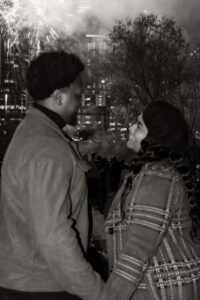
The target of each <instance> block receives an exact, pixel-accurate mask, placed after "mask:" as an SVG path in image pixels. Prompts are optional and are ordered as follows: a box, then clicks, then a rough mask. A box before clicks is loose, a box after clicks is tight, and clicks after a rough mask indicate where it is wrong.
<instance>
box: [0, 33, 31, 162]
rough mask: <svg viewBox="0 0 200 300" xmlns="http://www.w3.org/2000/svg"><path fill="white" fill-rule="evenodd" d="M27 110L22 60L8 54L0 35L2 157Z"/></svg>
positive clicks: (0, 156)
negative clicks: (21, 74)
mask: <svg viewBox="0 0 200 300" xmlns="http://www.w3.org/2000/svg"><path fill="white" fill-rule="evenodd" d="M25 111H26V91H25V90H24V89H22V86H21V78H20V61H19V60H18V61H17V60H16V59H15V56H14V54H11V55H9V56H8V55H7V54H6V53H5V51H4V41H3V39H2V37H0V142H1V150H0V159H2V156H3V153H4V152H5V150H6V148H7V145H8V143H9V142H10V139H11V137H12V135H13V133H14V131H15V129H16V127H17V125H18V124H19V122H20V121H21V120H22V119H23V117H24V114H25Z"/></svg>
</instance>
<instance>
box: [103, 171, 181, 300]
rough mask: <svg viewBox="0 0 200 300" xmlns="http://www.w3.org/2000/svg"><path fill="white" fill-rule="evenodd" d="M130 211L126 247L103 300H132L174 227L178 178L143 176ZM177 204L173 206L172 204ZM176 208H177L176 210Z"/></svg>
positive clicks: (134, 191)
mask: <svg viewBox="0 0 200 300" xmlns="http://www.w3.org/2000/svg"><path fill="white" fill-rule="evenodd" d="M131 193H132V197H131V201H130V203H128V207H127V210H126V215H127V218H126V220H125V222H126V224H127V227H126V229H125V231H124V236H123V237H124V238H123V246H122V251H121V252H120V254H119V256H118V258H117V259H116V262H115V264H114V268H113V271H112V273H111V275H110V277H109V279H108V281H107V283H106V287H105V290H104V293H103V294H102V298H101V299H106V300H107V299H109V300H114V299H115V300H128V299H131V297H132V296H133V294H134V292H135V291H136V288H137V286H138V284H139V283H140V281H141V279H142V278H143V276H144V273H145V271H146V269H147V267H148V264H149V260H150V258H152V256H153V255H154V254H155V253H156V250H157V249H158V247H159V245H160V244H161V242H162V241H163V238H164V236H165V234H166V232H167V230H168V227H169V226H170V223H171V220H172V217H173V213H174V212H173V210H174V207H175V206H176V205H175V202H177V200H178V198H180V196H179V197H178V194H179V191H178V185H177V183H176V182H175V179H169V178H166V177H164V176H163V177H161V176H158V175H157V174H155V173H150V174H141V176H139V178H138V183H137V186H136V188H135V189H134V190H133V191H131ZM172 201H173V203H172ZM172 207H173V208H172Z"/></svg>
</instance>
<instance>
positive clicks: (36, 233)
mask: <svg viewBox="0 0 200 300" xmlns="http://www.w3.org/2000/svg"><path fill="white" fill-rule="evenodd" d="M85 171H87V167H86V165H85V164H84V162H83V161H82V160H81V157H80V155H79V153H78V152H77V149H76V148H75V147H74V146H73V143H72V142H71V141H70V140H69V139H68V138H66V137H65V136H64V134H63V133H62V131H61V130H60V128H59V127H58V126H57V125H56V123H54V122H53V121H52V120H51V119H50V118H48V116H46V115H45V114H44V113H42V112H41V111H39V110H38V109H36V108H33V107H31V108H30V109H29V110H28V112H27V114H26V117H25V118H24V120H23V121H22V122H21V124H20V125H19V126H18V128H17V130H16V132H15V134H14V137H13V139H12V141H11V143H10V145H9V147H8V149H7V153H6V155H5V158H4V162H3V165H2V174H1V200H0V214H1V216H0V245H1V246H0V286H1V287H4V288H9V289H14V290H20V291H27V292H29V291H30V292H38V291H39V292H42V291H47V292H51V291H52V292H55V291H67V292H69V293H72V294H76V295H78V296H80V297H81V298H82V299H87V300H89V299H91V300H94V299H97V298H98V297H99V295H100V293H101V289H102V281H101V279H100V277H99V275H98V274H97V273H95V272H94V271H93V270H92V268H91V266H90V265H89V264H88V263H87V262H86V260H85V258H84V254H85V251H86V249H87V244H88V207H87V186H86V179H85Z"/></svg>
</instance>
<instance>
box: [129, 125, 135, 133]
mask: <svg viewBox="0 0 200 300" xmlns="http://www.w3.org/2000/svg"><path fill="white" fill-rule="evenodd" d="M136 127H137V125H136V124H134V125H133V126H131V127H130V128H129V131H130V133H134V132H135V130H136Z"/></svg>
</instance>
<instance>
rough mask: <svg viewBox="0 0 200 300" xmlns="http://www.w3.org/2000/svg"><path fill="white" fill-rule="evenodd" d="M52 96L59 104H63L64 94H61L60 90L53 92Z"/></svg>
mask: <svg viewBox="0 0 200 300" xmlns="http://www.w3.org/2000/svg"><path fill="white" fill-rule="evenodd" d="M52 97H53V98H54V101H55V102H56V104H57V105H61V104H62V95H61V92H60V90H58V89H57V90H55V91H54V92H53V93H52Z"/></svg>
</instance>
